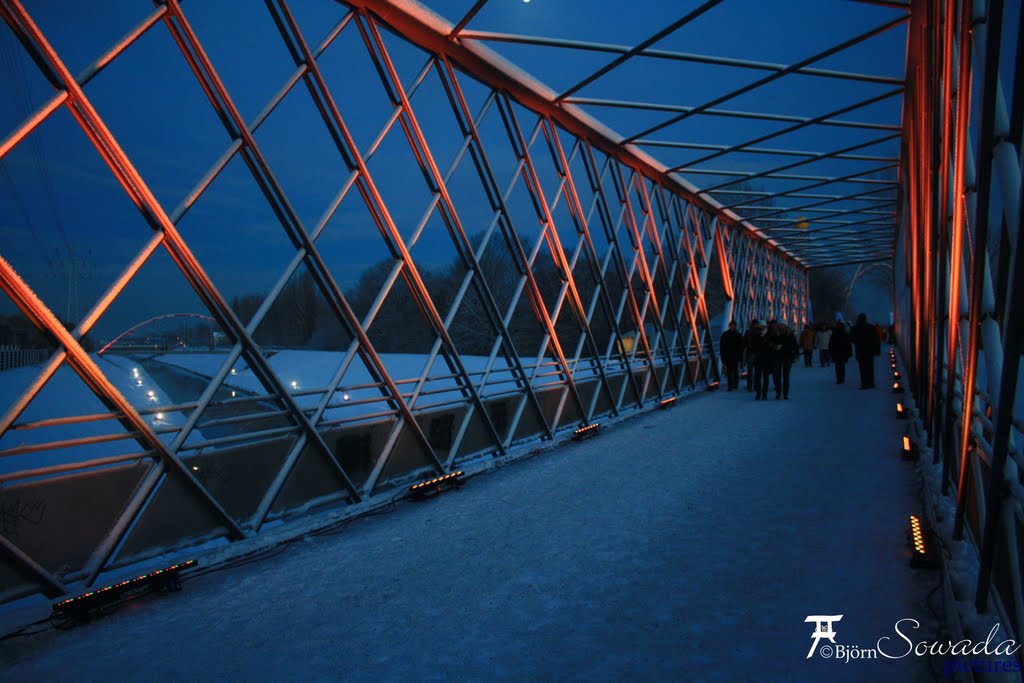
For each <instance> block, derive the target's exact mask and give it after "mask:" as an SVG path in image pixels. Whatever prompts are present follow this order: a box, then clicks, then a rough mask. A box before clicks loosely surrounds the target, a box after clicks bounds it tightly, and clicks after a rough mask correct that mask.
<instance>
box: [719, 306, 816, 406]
mask: <svg viewBox="0 0 1024 683" xmlns="http://www.w3.org/2000/svg"><path fill="white" fill-rule="evenodd" d="M798 348H799V347H798V345H797V341H796V336H795V335H794V334H793V331H792V330H790V329H789V327H787V326H786V325H785V324H784V323H781V322H779V321H777V320H769V321H768V324H767V325H765V324H763V323H761V321H759V320H752V321H751V323H750V327H749V328H748V329H747V331H746V332H745V333H743V334H740V332H739V330H737V329H736V322H735V321H733V322H730V323H729V329H727V330H726V331H725V332H723V333H722V337H721V339H720V340H719V354H720V355H721V357H722V363H723V364H724V365H725V374H726V378H727V383H728V387H729V391H734V390H736V389H738V388H739V385H740V374H739V366H740V362H741V361H744V362H745V363H746V366H747V391H751V390H753V391H754V398H755V400H758V401H762V400H767V398H768V380H769V379H771V380H772V385H773V388H774V389H775V398H776V399H779V398H782V399H788V398H789V373H790V370H791V369H792V367H793V361H794V360H795V359H796V356H797V349H798Z"/></svg>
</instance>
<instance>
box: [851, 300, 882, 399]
mask: <svg viewBox="0 0 1024 683" xmlns="http://www.w3.org/2000/svg"><path fill="white" fill-rule="evenodd" d="M850 341H852V342H853V345H854V346H856V347H857V350H856V356H857V365H858V366H860V388H861V389H874V388H875V356H877V355H879V354H880V353H882V344H881V341H880V340H879V339H878V331H877V330H876V329H875V326H874V325H872V324H870V323H869V322H868V317H867V316H866V315H864V314H863V313H861V314H860V315H858V316H857V323H856V324H855V325H854V326H853V329H852V330H851V331H850Z"/></svg>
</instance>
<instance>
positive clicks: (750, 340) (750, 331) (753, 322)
mask: <svg viewBox="0 0 1024 683" xmlns="http://www.w3.org/2000/svg"><path fill="white" fill-rule="evenodd" d="M757 336H758V334H757V319H756V318H751V319H750V327H748V328H747V331H746V332H744V333H743V356H744V358H745V359H746V363H747V391H753V390H754V366H755V365H756V359H755V358H754V346H755V345H756V343H757Z"/></svg>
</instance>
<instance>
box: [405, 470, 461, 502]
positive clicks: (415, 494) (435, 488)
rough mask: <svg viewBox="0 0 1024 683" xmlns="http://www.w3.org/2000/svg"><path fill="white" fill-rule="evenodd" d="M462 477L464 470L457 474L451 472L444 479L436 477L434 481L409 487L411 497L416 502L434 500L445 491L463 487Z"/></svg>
mask: <svg viewBox="0 0 1024 683" xmlns="http://www.w3.org/2000/svg"><path fill="white" fill-rule="evenodd" d="M462 475H463V472H462V470H456V471H455V472H449V473H448V474H446V475H444V476H442V477H434V478H433V479H427V480H425V481H421V482H420V483H418V484H413V485H412V486H410V487H409V496H410V497H411V498H414V499H415V500H425V499H427V498H433V497H434V496H436V495H438V494H440V493H443V492H444V491H450V490H451V489H454V488H458V487H459V486H462V484H463V483H464V481H463V479H462Z"/></svg>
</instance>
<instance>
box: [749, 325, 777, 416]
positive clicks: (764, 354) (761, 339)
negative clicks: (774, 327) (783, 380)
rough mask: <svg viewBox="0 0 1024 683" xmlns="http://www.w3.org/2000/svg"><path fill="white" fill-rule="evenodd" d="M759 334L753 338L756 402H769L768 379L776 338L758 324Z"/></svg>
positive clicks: (767, 329) (770, 372)
mask: <svg viewBox="0 0 1024 683" xmlns="http://www.w3.org/2000/svg"><path fill="white" fill-rule="evenodd" d="M756 329H757V334H755V335H754V336H753V338H752V339H753V348H752V351H753V356H754V400H755V401H766V400H768V378H769V377H770V376H771V374H772V359H773V357H774V356H773V349H772V346H773V344H774V343H775V340H774V338H773V337H772V336H771V335H769V328H767V327H765V326H764V325H762V324H761V323H760V322H758V323H757V327H756Z"/></svg>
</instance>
